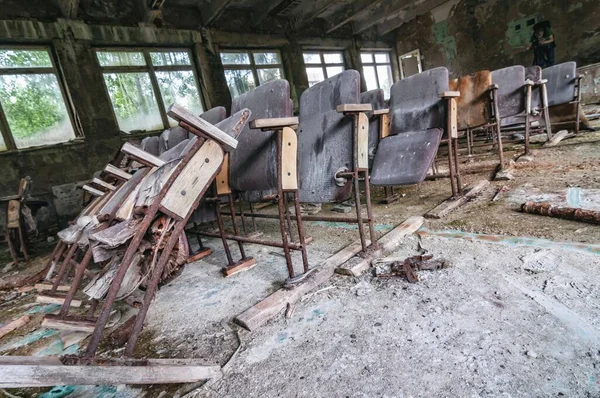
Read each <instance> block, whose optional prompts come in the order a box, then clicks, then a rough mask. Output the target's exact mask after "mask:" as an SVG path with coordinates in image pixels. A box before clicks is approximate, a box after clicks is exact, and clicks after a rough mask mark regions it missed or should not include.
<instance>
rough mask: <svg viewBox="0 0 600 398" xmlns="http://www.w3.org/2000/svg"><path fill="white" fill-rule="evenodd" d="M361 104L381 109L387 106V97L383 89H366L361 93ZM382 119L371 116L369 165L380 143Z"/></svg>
mask: <svg viewBox="0 0 600 398" xmlns="http://www.w3.org/2000/svg"><path fill="white" fill-rule="evenodd" d="M360 103H361V104H371V106H372V107H373V110H379V109H384V108H385V98H384V93H383V90H382V89H377V90H371V91H365V92H364V93H361V94H360ZM380 121H381V117H380V116H376V115H373V114H371V116H370V117H369V166H371V163H372V161H373V154H374V153H375V150H376V149H377V144H378V143H379V124H380V123H379V122H380Z"/></svg>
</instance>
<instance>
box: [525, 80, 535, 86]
mask: <svg viewBox="0 0 600 398" xmlns="http://www.w3.org/2000/svg"><path fill="white" fill-rule="evenodd" d="M525 86H535V83H534V82H533V80H529V79H527V80H525Z"/></svg>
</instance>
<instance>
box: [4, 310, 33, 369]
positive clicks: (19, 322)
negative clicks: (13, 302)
mask: <svg viewBox="0 0 600 398" xmlns="http://www.w3.org/2000/svg"><path fill="white" fill-rule="evenodd" d="M28 323H29V317H28V316H27V315H23V316H22V317H20V318H18V319H15V320H14V321H12V322H9V323H8V324H6V325H4V326H2V327H1V328H0V338H2V337H3V336H6V335H7V334H9V333H10V332H12V331H15V330H17V329H18V328H20V327H23V326H25V325H27V324H28ZM0 374H1V373H0Z"/></svg>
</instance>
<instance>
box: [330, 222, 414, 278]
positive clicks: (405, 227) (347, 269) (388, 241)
mask: <svg viewBox="0 0 600 398" xmlns="http://www.w3.org/2000/svg"><path fill="white" fill-rule="evenodd" d="M424 222H425V219H424V218H423V217H421V216H414V217H410V218H408V219H407V220H406V221H404V222H403V223H402V224H400V225H398V226H397V227H396V228H394V229H392V230H391V231H390V232H388V233H387V234H385V235H384V236H383V237H382V238H381V239H379V241H378V243H379V249H377V250H375V251H373V252H371V253H369V254H368V255H367V257H365V258H362V259H359V260H355V259H350V260H349V261H347V262H345V263H343V264H341V265H340V266H339V267H337V268H336V269H335V272H336V273H338V274H342V275H349V276H360V275H361V274H362V273H363V272H365V271H366V270H368V269H369V268H370V267H371V261H372V260H373V259H375V258H379V257H381V256H383V255H387V254H389V253H391V252H393V251H394V250H396V248H398V246H400V243H401V242H402V240H403V239H404V237H405V236H407V235H410V234H412V233H415V232H417V230H418V229H419V228H421V226H422V225H423V223H424ZM353 260H354V261H353Z"/></svg>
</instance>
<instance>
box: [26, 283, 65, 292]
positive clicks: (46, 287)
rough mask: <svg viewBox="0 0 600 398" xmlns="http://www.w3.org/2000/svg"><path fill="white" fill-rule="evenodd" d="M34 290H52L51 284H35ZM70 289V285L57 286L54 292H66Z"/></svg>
mask: <svg viewBox="0 0 600 398" xmlns="http://www.w3.org/2000/svg"><path fill="white" fill-rule="evenodd" d="M34 288H35V290H37V291H38V292H43V291H44V290H50V289H52V283H36V284H35V286H34ZM70 288H71V285H58V288H57V289H56V290H57V291H59V292H68V291H69V289H70Z"/></svg>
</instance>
